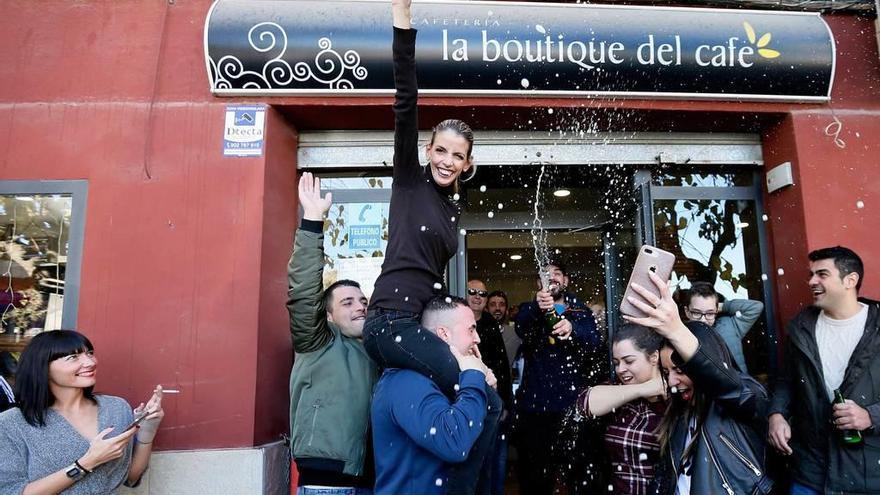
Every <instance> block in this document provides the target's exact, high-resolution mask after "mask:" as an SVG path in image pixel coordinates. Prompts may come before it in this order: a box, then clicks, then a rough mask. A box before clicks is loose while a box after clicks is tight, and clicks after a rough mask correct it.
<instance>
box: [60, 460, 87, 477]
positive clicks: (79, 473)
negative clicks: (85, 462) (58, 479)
mask: <svg viewBox="0 0 880 495" xmlns="http://www.w3.org/2000/svg"><path fill="white" fill-rule="evenodd" d="M64 474H66V475H67V477H68V478H70V479H72V480H73V481H79V480H81V479H83V476H85V475H86V472H85V471H83V470H82V469H80V468H79V466H77V465H76V463H73V464H71V465H70V466H67V469H66V470H65V471H64Z"/></svg>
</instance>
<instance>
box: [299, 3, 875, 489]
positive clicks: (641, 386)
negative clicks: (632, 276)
mask: <svg viewBox="0 0 880 495" xmlns="http://www.w3.org/2000/svg"><path fill="white" fill-rule="evenodd" d="M410 3H411V2H410V1H409V0H392V2H391V4H392V18H393V25H394V28H393V29H394V41H393V56H394V78H395V85H396V90H397V92H396V98H395V103H394V114H395V135H394V136H395V143H394V161H393V163H394V168H393V177H394V182H393V185H392V193H391V205H390V217H389V238H388V247H387V249H386V259H385V261H384V264H383V266H382V272H381V274H380V276H379V278H378V280H377V282H376V284H375V291H374V293H373V295H372V299H371V301H370V302H369V304H367V302H366V299H365V298H364V297H363V294H362V293H361V292H360V289H359V288H358V287H357V284H356V283H354V282H351V281H340V282H337V283H336V284H334V285H332V286H330V287H329V288H328V289H327V290H326V291H325V292H324V294H323V296H321V294H320V293H319V292H320V291H319V286H320V280H321V274H320V264H319V263H315V262H314V261H311V262H310V261H299V262H298V257H300V256H303V257H305V256H309V257H310V259H311V260H317V259H320V257H321V255H320V254H317V253H312V254H311V255H309V254H308V253H307V252H306V251H305V250H304V247H303V245H302V243H301V242H300V236H306V235H308V236H309V250H310V251H319V250H320V249H321V236H320V232H321V230H320V225H319V221H320V219H321V218H322V217H323V214H324V213H325V212H326V211H327V209H328V208H329V205H330V199H329V198H327V197H324V198H322V197H321V195H320V186H319V181H318V179H317V178H314V177H312V176H311V175H310V174H308V173H306V174H304V175H303V177H302V179H301V185H300V200H301V202H302V203H303V205H304V211H305V216H304V220H303V225H302V227H301V228H300V230H299V231H298V232H297V249H296V250H294V253H293V255H292V257H291V265H290V268H291V272H290V273H291V292H290V301H291V306H290V308H291V325H292V331H293V333H294V337H295V338H296V337H297V336H301V335H302V334H303V332H304V331H305V330H304V329H305V327H316V326H317V327H323V328H325V330H323V334H324V335H325V337H324V338H323V339H321V340H320V342H321V345H320V346H319V347H312V350H311V351H306V353H307V354H310V355H308V356H307V355H305V354H304V355H298V357H297V359H299V360H301V361H302V360H308V363H311V366H313V367H315V369H324V368H326V369H327V370H328V376H329V377H332V379H328V380H326V381H325V380H323V375H319V374H317V373H314V372H310V373H307V374H304V373H303V371H302V369H296V368H295V369H294V371H293V373H292V374H291V392H292V393H291V431H292V432H297V433H296V434H295V435H294V436H293V443H292V446H291V447H292V452H293V457H294V460H295V461H296V462H297V464H298V465H300V466H305V467H306V468H307V469H305V470H303V471H302V475H301V478H300V485H301V488H300V490H301V492H302V493H309V494H314V493H334V494H335V493H343V494H358V493H376V494H404V493H406V494H415V493H418V494H423V493H449V494H458V493H467V494H474V493H477V494H499V493H504V489H505V480H506V478H507V473H508V466H507V464H508V462H507V461H508V453H509V452H510V453H512V452H516V462H515V463H514V469H513V470H512V471H513V472H515V474H516V479H517V484H518V486H519V493H523V494H529V495H532V494H536V495H542V494H551V493H606V492H613V493H622V494H664V495H665V494H669V495H672V494H678V495H684V494H694V495H697V494H700V495H702V494H713V493H726V494H731V495H732V494H740V493H742V494H769V493H792V494H798V495H800V494H814V493H816V494H818V493H822V494H824V493H859V494H867V493H880V450H878V445H880V443H878V442H880V440H878V436H877V433H876V432H875V430H874V425H875V424H877V421H880V365H878V364H875V362H874V361H872V360H871V355H872V353H873V352H876V351H877V350H880V328H878V325H880V314H878V311H880V305H878V303H876V302H873V301H868V300H860V299H859V297H858V289H859V287H860V285H861V281H862V279H863V278H864V267H863V265H862V262H861V260H860V258H859V257H858V256H857V255H856V254H855V253H854V252H853V251H851V250H849V249H847V248H843V247H834V248H828V249H821V250H817V251H813V252H811V253H810V255H809V259H810V270H811V273H812V275H811V278H810V280H809V286H810V288H811V290H812V291H813V301H812V303H813V304H812V305H811V306H810V307H809V308H807V309H805V310H804V311H803V312H802V313H801V314H800V315H799V316H798V317H797V318H795V320H794V321H793V322H792V324H791V325H790V326H789V329H788V332H787V335H789V338H788V340H787V346H786V348H785V352H784V356H783V358H784V365H783V366H782V370H783V372H782V373H781V374H780V376H779V378H778V380H776V382H775V383H773V384H763V383H761V382H759V381H758V380H756V379H755V378H754V377H752V376H751V375H749V372H748V368H747V364H746V359H745V357H746V356H745V352H744V350H743V339H744V338H745V336H746V334H747V333H748V332H749V330H750V329H751V327H752V326H753V325H754V324H755V322H756V321H757V320H759V319H760V317H761V315H762V312H763V305H762V303H761V302H759V301H751V300H745V299H728V300H724V299H723V298H722V297H721V296H720V295H719V294H718V293H717V292H716V291H715V289H714V285H713V284H712V283H711V282H710V281H695V282H693V283H692V285H691V287H689V288H688V290H686V291H683V292H682V293H681V294H680V296H679V297H678V298H677V300H676V299H674V298H673V294H672V293H671V291H670V289H669V288H668V281H667V280H662V279H660V278H659V277H657V276H656V274H654V273H648V274H646V275H647V276H648V277H649V279H650V280H651V283H652V284H653V287H651V288H648V287H641V286H639V285H638V284H633V287H632V289H633V290H634V291H635V295H634V296H633V297H632V298H631V300H630V301H629V302H630V304H632V305H633V306H635V307H637V308H638V309H639V310H640V311H641V313H642V314H641V315H638V316H634V315H622V317H623V319H624V320H625V321H626V324H624V325H623V326H621V327H620V328H618V329H617V331H615V332H612V333H611V335H610V342H609V335H608V332H607V330H606V328H605V322H604V316H605V308H604V306H602V305H601V304H595V305H591V304H590V303H588V302H586V301H582V300H580V299H579V298H578V297H577V295H576V294H573V293H571V292H570V291H569V287H571V280H570V274H569V272H568V271H567V269H566V267H565V264H564V263H563V262H561V261H560V260H550V261H549V262H547V263H545V264H544V266H542V267H540V270H539V271H540V273H537V274H536V278H538V279H539V284H538V289H537V291H536V293H535V296H534V299H533V300H530V301H526V302H524V303H522V304H520V305H516V306H514V305H511V302H510V301H509V300H508V298H507V295H506V294H505V292H504V291H502V290H498V289H497V288H493V289H495V290H492V291H490V290H489V287H487V285H486V283H485V282H484V281H482V280H479V279H472V280H470V281H468V284H467V289H466V295H465V297H464V298H459V297H455V296H453V295H450V294H446V293H445V288H444V268H445V266H446V264H447V263H448V261H449V259H450V258H451V257H452V256H453V255H454V254H455V250H456V248H457V245H458V240H457V235H458V230H459V228H458V221H459V219H460V218H461V214H462V209H463V203H462V202H461V201H460V187H461V183H462V182H465V181H467V180H468V179H469V178H470V177H472V176H473V174H474V173H475V169H476V167H475V165H474V163H473V159H472V150H473V146H474V135H473V132H472V131H471V129H470V128H469V127H468V126H467V125H466V124H465V123H464V122H461V121H458V120H445V121H443V122H441V123H440V124H438V125H437V126H436V127H434V129H433V132H432V134H431V138H430V140H429V142H428V143H427V145H426V146H425V147H424V149H420V147H419V144H418V132H417V125H418V112H417V99H418V87H417V81H416V77H415V74H416V69H415V43H416V31H415V30H414V29H412V27H411V25H410V19H411V12H410ZM422 153H424V155H422ZM422 156H424V157H425V158H426V159H427V164H426V165H422V164H421V157H422ZM315 204H320V205H321V208H309V205H315ZM414 204H418V205H419V207H418V208H413V207H412V205H414ZM304 267H308V268H307V269H306V268H304ZM297 274H299V275H301V276H306V275H307V276H308V277H311V282H303V280H300V281H299V283H298V285H297V284H296V283H295V282H296V275H297ZM303 285H307V286H310V287H311V288H312V289H311V290H310V291H308V292H306V293H303V292H302V286H303ZM343 289H345V290H348V291H350V292H351V295H350V297H348V298H346V297H343V295H342V294H337V293H338V292H339V291H340V290H343ZM649 289H650V290H649ZM304 298H311V299H312V300H314V301H316V302H317V304H310V303H309V302H308V301H302V299H304ZM344 301H349V304H350V305H352V307H353V309H345V308H344V307H342V305H343V304H344ZM322 303H323V304H322ZM297 304H301V305H302V307H301V308H300V309H297ZM514 314H515V315H514ZM322 315H326V317H325V318H322ZM597 316H601V317H602V318H601V321H602V325H601V327H600V326H599V325H597V319H598V318H597ZM324 319H326V321H327V322H329V323H324V322H323V320H324ZM304 323H307V325H304ZM346 324H352V326H354V327H357V330H356V331H353V332H345V331H344V330H342V327H343V326H344V325H346ZM298 326H299V328H298ZM334 327H338V328H339V330H337V329H335V328H334ZM309 331H311V330H309ZM300 338H301V337H300ZM310 340H314V339H310ZM609 347H610V351H611V356H612V359H611V360H610V361H611V363H613V366H612V368H613V369H610V368H609V366H608V364H609V359H608V353H609ZM334 348H338V351H339V352H333V349H334ZM321 360H326V362H324V363H320V361H321ZM301 361H300V362H301ZM354 363H357V364H358V366H357V367H355V366H352V365H353V364H354ZM298 366H303V365H301V364H299V363H298ZM360 367H362V368H363V370H360ZM330 370H333V371H330ZM343 371H344V373H348V374H350V376H349V378H348V379H346V380H344V381H341V382H340V381H338V379H339V378H340V377H341V376H342V375H343V374H344V373H343ZM376 373H379V379H378V382H377V383H375V385H374V381H375V377H376ZM304 383H305V384H307V388H308V389H310V390H311V393H310V394H306V387H305V386H303V384H304ZM768 385H772V386H769V387H768ZM353 389H356V390H353ZM371 392H372V395H371ZM841 396H842V397H843V398H842V399H840V397H841ZM343 397H344V400H342V399H341V398H343ZM353 397H356V398H357V402H356V403H355V402H354V401H352V398H353ZM835 398H837V402H838V403H834V401H835ZM334 407H335V408H336V411H334V410H333V408H334ZM367 409H369V411H370V413H369V419H370V427H369V428H364V429H362V430H358V431H357V433H356V434H352V435H351V436H350V437H349V438H348V443H345V442H343V445H345V446H349V447H351V446H357V448H352V449H348V450H346V449H344V448H343V449H336V448H335V446H336V444H337V442H338V439H339V436H340V432H339V431H334V432H333V434H329V435H326V436H325V435H324V434H323V433H324V432H323V430H318V428H320V425H321V424H322V423H323V422H324V418H325V417H326V418H328V419H327V423H328V424H335V425H336V424H339V423H340V420H339V419H335V420H334V419H329V418H338V417H339V416H340V415H344V416H346V418H345V419H343V420H341V421H342V423H343V424H344V423H357V424H359V425H360V422H362V421H365V419H366V417H367V414H366V413H365V411H366V410H367ZM354 414H357V415H358V418H353V417H352V416H353V415H354ZM316 418H317V419H316ZM316 425H317V426H316ZM300 431H302V432H301V433H300ZM856 434H858V435H860V436H859V438H860V440H859V441H858V442H856V441H850V442H849V443H847V442H844V441H843V440H842V439H843V438H844V437H846V438H847V439H850V438H851V437H854V436H856ZM306 439H307V440H306ZM324 443H326V444H327V445H324ZM364 445H372V453H373V459H372V465H373V466H374V467H375V472H374V473H373V472H371V471H370V463H371V461H370V458H369V454H370V449H363V448H361V447H362V446H364ZM768 446H769V447H771V448H768ZM335 450H339V451H340V452H339V453H340V455H338V456H336V457H333V456H332V455H329V453H330V452H332V451H335ZM308 451H319V452H320V453H321V454H320V455H311V454H308V453H307V452H308ZM352 454H356V457H352ZM777 456H779V458H780V459H782V460H781V461H779V462H778V463H776V464H778V465H782V466H784V468H783V469H774V463H773V462H771V459H772V458H775V457H777ZM332 480H337V481H338V482H335V483H334V482H332Z"/></svg>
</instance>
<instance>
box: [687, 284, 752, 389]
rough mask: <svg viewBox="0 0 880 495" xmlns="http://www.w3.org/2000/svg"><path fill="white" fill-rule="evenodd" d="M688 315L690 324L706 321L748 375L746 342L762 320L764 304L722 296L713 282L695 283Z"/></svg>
mask: <svg viewBox="0 0 880 495" xmlns="http://www.w3.org/2000/svg"><path fill="white" fill-rule="evenodd" d="M682 303H683V304H684V316H685V318H687V320H688V321H701V320H702V321H703V322H704V323H705V324H707V325H709V326H710V327H712V328H713V329H714V330H715V332H716V333H718V335H720V336H721V338H722V339H723V340H724V343H725V344H727V348H728V349H730V354H731V355H732V356H733V360H734V361H736V364H737V366H739V369H740V371H743V372H745V373H748V369H747V368H746V356H745V353H743V346H742V339H743V337H745V336H746V334H747V333H749V330H750V329H751V328H752V325H754V324H755V322H756V321H758V318H760V317H761V313H762V312H763V311H764V303H762V302H761V301H752V300H749V299H730V300H728V301H723V302H722V301H721V297H720V296H719V294H718V293H717V292H715V288H714V287H713V286H712V284H710V283H709V282H694V283H693V284H692V285H691V288H690V289H689V290H687V291H686V292H685V294H684V301H682Z"/></svg>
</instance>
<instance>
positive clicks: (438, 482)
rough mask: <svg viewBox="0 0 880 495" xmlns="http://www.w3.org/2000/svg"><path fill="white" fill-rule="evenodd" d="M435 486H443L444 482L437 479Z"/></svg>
mask: <svg viewBox="0 0 880 495" xmlns="http://www.w3.org/2000/svg"><path fill="white" fill-rule="evenodd" d="M434 484H435V485H437V486H443V480H442V479H440V478H437V479H436V480H434Z"/></svg>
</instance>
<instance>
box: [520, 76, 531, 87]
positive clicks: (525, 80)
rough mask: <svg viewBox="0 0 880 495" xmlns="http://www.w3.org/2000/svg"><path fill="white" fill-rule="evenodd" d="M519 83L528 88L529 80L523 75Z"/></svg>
mask: <svg viewBox="0 0 880 495" xmlns="http://www.w3.org/2000/svg"><path fill="white" fill-rule="evenodd" d="M519 84H520V86H522V87H524V88H528V87H529V80H528V79H526V78H525V77H524V78H522V81H520V82H519Z"/></svg>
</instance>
